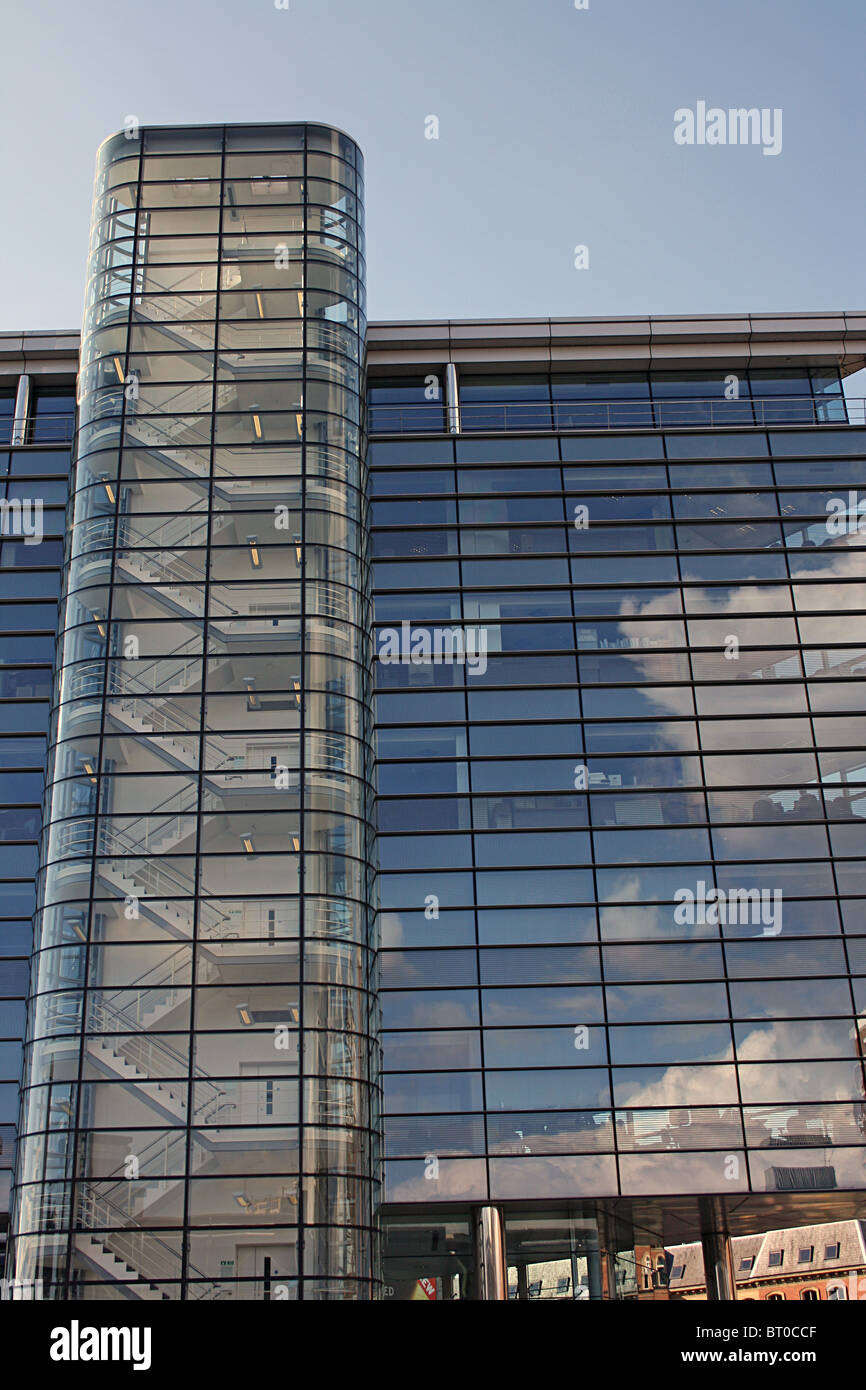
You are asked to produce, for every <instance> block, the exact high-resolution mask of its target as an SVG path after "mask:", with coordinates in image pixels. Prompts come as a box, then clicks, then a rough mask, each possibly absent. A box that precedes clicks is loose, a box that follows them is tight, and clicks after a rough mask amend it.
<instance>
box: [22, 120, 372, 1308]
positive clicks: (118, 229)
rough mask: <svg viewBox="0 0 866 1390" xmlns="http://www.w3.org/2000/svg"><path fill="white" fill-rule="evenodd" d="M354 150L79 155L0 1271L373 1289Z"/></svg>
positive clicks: (139, 1283) (172, 1291)
mask: <svg viewBox="0 0 866 1390" xmlns="http://www.w3.org/2000/svg"><path fill="white" fill-rule="evenodd" d="M362 207H363V173H362V158H361V155H360V152H359V151H358V149H357V147H356V146H355V145H354V143H353V142H352V141H351V140H349V139H348V138H347V137H346V136H344V135H341V134H339V133H338V132H336V131H333V130H330V129H327V128H324V127H320V126H275V127H266V128H265V127H263V128H254V127H248V126H245V127H226V128H223V127H208V128H205V129H202V130H191V129H183V130H169V129H152V130H149V129H145V130H144V131H142V132H138V131H128V132H124V133H123V134H120V135H117V136H115V137H113V138H112V139H110V140H109V141H107V142H106V143H105V144H104V145H103V146H102V148H101V151H100V154H99V160H98V170H97V182H96V192H95V203H94V210H93V236H92V250H91V261H90V278H89V283H88V291H87V300H86V309H85V324H84V335H83V343H82V361H81V376H80V382H79V429H78V448H77V464H76V469H75V495H74V503H73V506H72V509H71V517H70V533H69V537H68V545H67V552H66V570H65V589H64V603H65V609H64V617H63V623H62V644H61V650H60V657H59V669H58V675H57V683H56V690H55V699H54V708H53V716H52V728H51V743H52V753H51V767H50V785H49V791H48V795H47V803H46V805H47V815H46V829H45V832H44V839H43V851H42V861H41V863H42V866H41V878H40V887H39V898H38V914H37V927H36V953H35V956H34V975H33V980H34V983H33V988H32V997H31V1001H30V1009H29V1031H28V1042H27V1049H28V1053H27V1066H26V1074H25V1082H26V1089H25V1094H24V1102H23V1129H24V1138H23V1143H22V1150H21V1156H20V1163H19V1171H18V1186H17V1194H16V1215H15V1226H16V1230H17V1245H16V1271H17V1273H18V1275H19V1276H20V1277H29V1278H35V1279H40V1280H42V1282H43V1287H44V1290H45V1293H46V1296H55V1297H68V1298H73V1299H87V1298H100V1299H104V1298H111V1297H119V1296H124V1297H127V1298H129V1297H132V1298H142V1299H148V1298H155V1299H165V1298H169V1299H179V1298H196V1299H198V1298H200V1299H286V1298H287V1299H294V1298H308V1299H328V1298H337V1299H356V1298H366V1297H369V1296H370V1295H371V1293H372V1289H373V1283H372V1280H373V1270H374V1252H373V1212H374V1206H375V1193H374V1176H375V1164H376V1150H375V1131H376V1129H377V1123H378V1121H377V1116H378V1109H379V1107H378V1101H377V1092H376V1079H377V1064H376V1050H375V1049H376V1034H377V1018H376V1006H375V992H374V986H375V979H374V974H373V954H372V945H373V943H372V940H371V934H372V933H371V879H372V875H371V870H370V817H369V807H370V790H371V785H370V747H371V744H370V731H369V715H368V710H369V708H370V700H369V691H368V683H369V669H370V654H369V650H368V645H369V636H368V633H369V614H368V598H367V591H368V577H367V559H366V517H365V504H364V478H363V457H364V449H363V434H362V429H363V420H362V411H361V402H362V399H363V396H362V370H363V343H364V334H365V317H364V288H363V286H364V262H363V231H362Z"/></svg>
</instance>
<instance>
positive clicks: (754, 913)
mask: <svg viewBox="0 0 866 1390" xmlns="http://www.w3.org/2000/svg"><path fill="white" fill-rule="evenodd" d="M362 228H363V165H362V159H361V155H360V152H359V151H358V149H357V147H356V146H355V145H354V144H353V142H352V141H351V140H350V139H348V138H347V137H346V136H344V135H342V134H341V133H340V132H337V131H334V130H331V129H329V128H325V127H322V126H315V125H307V126H302V125H301V126H275V127H267V128H262V127H251V126H228V127H207V128H204V129H201V130H192V129H186V128H183V129H162V128H154V129H145V130H144V131H143V132H139V131H137V130H136V131H130V132H125V133H124V134H122V135H119V136H116V137H114V138H113V139H111V140H109V141H108V142H106V144H105V145H104V146H103V147H102V149H101V151H100V155H99V164H98V170H97V185H96V199H95V205H94V217H93V241H92V253H91V266H90V275H89V280H88V291H87V301H86V311H85V323H84V334H83V337H82V343H81V363H80V376H79V386H78V414H77V447H76V459H75V466H74V471H73V487H74V491H73V495H72V501H71V503H70V507H69V509H68V513H67V547H66V551H65V564H64V576H65V577H64V597H63V605H62V615H61V638H60V642H59V647H58V653H57V661H56V673H55V686H54V696H53V708H52V714H51V727H50V739H49V742H50V753H49V759H50V760H49V777H48V789H47V793H46V801H45V815H46V825H45V829H44V832H43V837H42V847H41V854H40V861H39V877H38V896H37V901H36V917H35V943H34V953H33V960H32V967H31V987H30V1001H29V1008H28V1024H27V1038H26V1058H25V1066H24V1073H23V1077H24V1085H23V1090H22V1109H21V1130H22V1139H21V1142H20V1146H19V1152H18V1156H17V1162H16V1183H15V1195H14V1214H13V1228H14V1235H15V1240H14V1274H15V1276H16V1277H17V1278H20V1279H35V1280H38V1281H40V1282H41V1284H42V1287H43V1289H44V1291H45V1294H46V1296H50V1297H57V1298H71V1299H75V1300H87V1299H106V1298H114V1297H125V1298H132V1299H144V1300H148V1299H153V1300H159V1299H204V1300H221V1299H240V1300H244V1299H247V1300H252V1299H259V1300H261V1299H281V1298H288V1299H304V1300H307V1299H367V1298H378V1297H384V1298H386V1299H398V1300H399V1299H413V1300H420V1299H452V1298H467V1297H468V1298H475V1299H500V1298H508V1297H514V1298H518V1299H533V1298H551V1297H552V1298H562V1299H571V1300H586V1301H592V1300H595V1299H613V1298H630V1297H640V1296H642V1294H643V1293H644V1292H645V1291H646V1289H647V1287H649V1288H650V1289H651V1290H652V1291H653V1294H654V1296H655V1294H656V1293H659V1292H661V1293H664V1292H665V1291H666V1289H667V1284H666V1279H667V1273H668V1271H667V1270H666V1269H665V1268H662V1267H663V1266H665V1254H664V1252H665V1249H666V1248H669V1247H672V1246H685V1245H686V1244H688V1243H689V1242H695V1241H701V1242H702V1243H703V1255H704V1262H705V1266H706V1284H707V1288H708V1290H709V1292H710V1295H711V1296H714V1297H728V1296H732V1294H733V1288H734V1278H733V1271H732V1269H731V1258H732V1257H731V1250H732V1240H731V1237H732V1236H740V1235H753V1234H755V1233H757V1232H761V1231H767V1230H771V1229H773V1230H778V1229H781V1228H783V1227H796V1226H798V1225H806V1224H811V1225H818V1224H819V1223H821V1222H828V1221H844V1220H850V1219H853V1218H856V1217H857V1216H858V1215H860V1214H861V1212H862V1211H863V1210H866V1205H864V1204H866V1125H864V1114H866V1110H864V1106H866V1091H864V1071H863V1065H864V1061H863V1042H864V1036H866V1031H864V1027H863V1017H864V1010H866V930H864V926H863V914H862V904H863V900H864V897H866V872H864V864H866V853H864V833H866V832H864V831H863V830H860V829H859V821H860V820H862V819H864V817H866V794H864V793H863V785H864V774H863V769H864V740H863V736H862V729H861V725H862V712H863V707H864V695H863V691H864V683H863V679H862V677H863V672H864V665H866V616H864V615H866V576H864V571H863V551H862V544H863V534H864V533H862V532H861V531H860V516H861V513H860V499H859V494H858V489H860V488H866V420H864V413H863V403H862V401H857V400H855V399H854V397H853V396H852V394H851V393H850V392H846V390H845V388H844V386H843V382H844V379H845V378H846V377H847V376H849V375H851V374H852V373H854V372H856V371H858V370H859V369H861V368H862V367H863V365H864V361H866V319H864V318H863V317H862V316H857V315H844V314H838V315H805V316H793V315H789V316H775V317H773V316H753V317H751V318H748V319H743V320H740V319H737V318H723V317H717V318H705V319H663V318H656V319H653V320H649V319H643V320H641V319H636V320H618V319H610V320H584V321H571V320H566V319H562V320H523V321H516V322H510V321H509V322H506V321H502V322H494V323H472V322H467V321H457V322H451V323H419V322H414V321H411V320H407V321H405V322H403V321H401V322H396V323H374V324H372V325H371V326H370V329H369V331H368V330H367V327H366V322H365V306H364V289H363V286H364V259H363V257H364V246H363V230H362ZM368 437H369V444H368V442H367V440H368ZM864 499H866V493H864ZM864 510H866V509H864ZM864 525H866V523H864ZM371 597H372V604H373V606H372V607H371ZM13 793H14V788H13ZM12 823H14V824H18V822H17V821H15V822H12V821H10V824H12ZM22 862H23V861H22ZM20 915H21V917H22V919H23V917H24V916H26V915H27V914H26V912H22V914H20ZM9 1036H10V1040H13V1039H14V1036H15V1034H14V1030H13V1032H11V1033H10V1035H9ZM14 1053H15V1047H14V1046H13V1047H12V1048H11V1049H10V1057H12V1056H13V1055H14ZM12 1075H13V1073H10V1076H12ZM13 1090H14V1088H13ZM380 1136H381V1138H382V1141H383V1148H382V1152H381V1156H380ZM379 1231H381V1237H382V1240H381V1251H380V1249H379V1244H378V1239H377V1232H379ZM647 1252H649V1253H647ZM656 1254H657V1255H658V1258H659V1259H660V1260H661V1266H662V1267H660V1269H659V1270H657V1269H656V1268H655V1265H653V1268H652V1270H651V1271H650V1277H649V1284H647V1272H646V1260H647V1259H650V1260H651V1261H652V1260H655V1258H656Z"/></svg>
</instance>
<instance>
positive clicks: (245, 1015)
mask: <svg viewBox="0 0 866 1390" xmlns="http://www.w3.org/2000/svg"><path fill="white" fill-rule="evenodd" d="M237 1009H238V1016H239V1017H240V1020H241V1023H243V1024H244V1026H245V1027H247V1028H249V1026H250V1024H251V1023H252V1021H253V1016H252V1014H251V1013H250V1006H249V1004H238V1006H237Z"/></svg>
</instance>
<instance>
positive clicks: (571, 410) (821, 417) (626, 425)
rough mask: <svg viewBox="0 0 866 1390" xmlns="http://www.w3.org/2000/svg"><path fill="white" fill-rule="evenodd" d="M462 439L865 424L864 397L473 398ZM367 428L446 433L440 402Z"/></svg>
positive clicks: (394, 413) (385, 412) (389, 408)
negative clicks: (547, 433) (551, 433)
mask: <svg viewBox="0 0 866 1390" xmlns="http://www.w3.org/2000/svg"><path fill="white" fill-rule="evenodd" d="M460 417H461V432H462V433H463V434H476V433H484V434H510V433H513V432H517V433H534V432H537V431H546V430H562V431H565V432H569V431H579V430H663V429H738V428H755V427H756V426H757V427H759V428H767V427H769V426H773V427H776V426H779V425H793V426H800V427H802V426H804V425H805V426H809V425H864V424H866V400H864V399H863V398H859V397H857V398H852V397H850V396H764V397H760V398H752V397H743V398H741V399H740V400H735V401H728V400H718V399H712V400H710V399H706V398H699V399H698V398H695V397H691V398H688V399H682V400H655V401H650V400H639V401H626V400H615V401H554V402H553V403H551V402H545V401H538V402H535V401H520V402H515V403H512V402H509V403H507V404H506V403H503V402H501V401H491V402H478V401H472V402H470V403H467V404H462V405H461V407H460ZM367 422H368V430H369V433H370V434H371V435H380V434H442V433H444V432H445V431H446V430H447V424H446V412H445V410H444V408H443V406H442V405H439V404H437V405H371V406H370V407H369V410H368V417H367Z"/></svg>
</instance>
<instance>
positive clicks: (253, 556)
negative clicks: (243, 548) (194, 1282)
mask: <svg viewBox="0 0 866 1390" xmlns="http://www.w3.org/2000/svg"><path fill="white" fill-rule="evenodd" d="M247 545H248V546H249V548H250V564H251V565H252V567H253V569H254V570H257V569H261V567H262V557H261V555H260V554H259V546H258V536H247Z"/></svg>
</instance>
